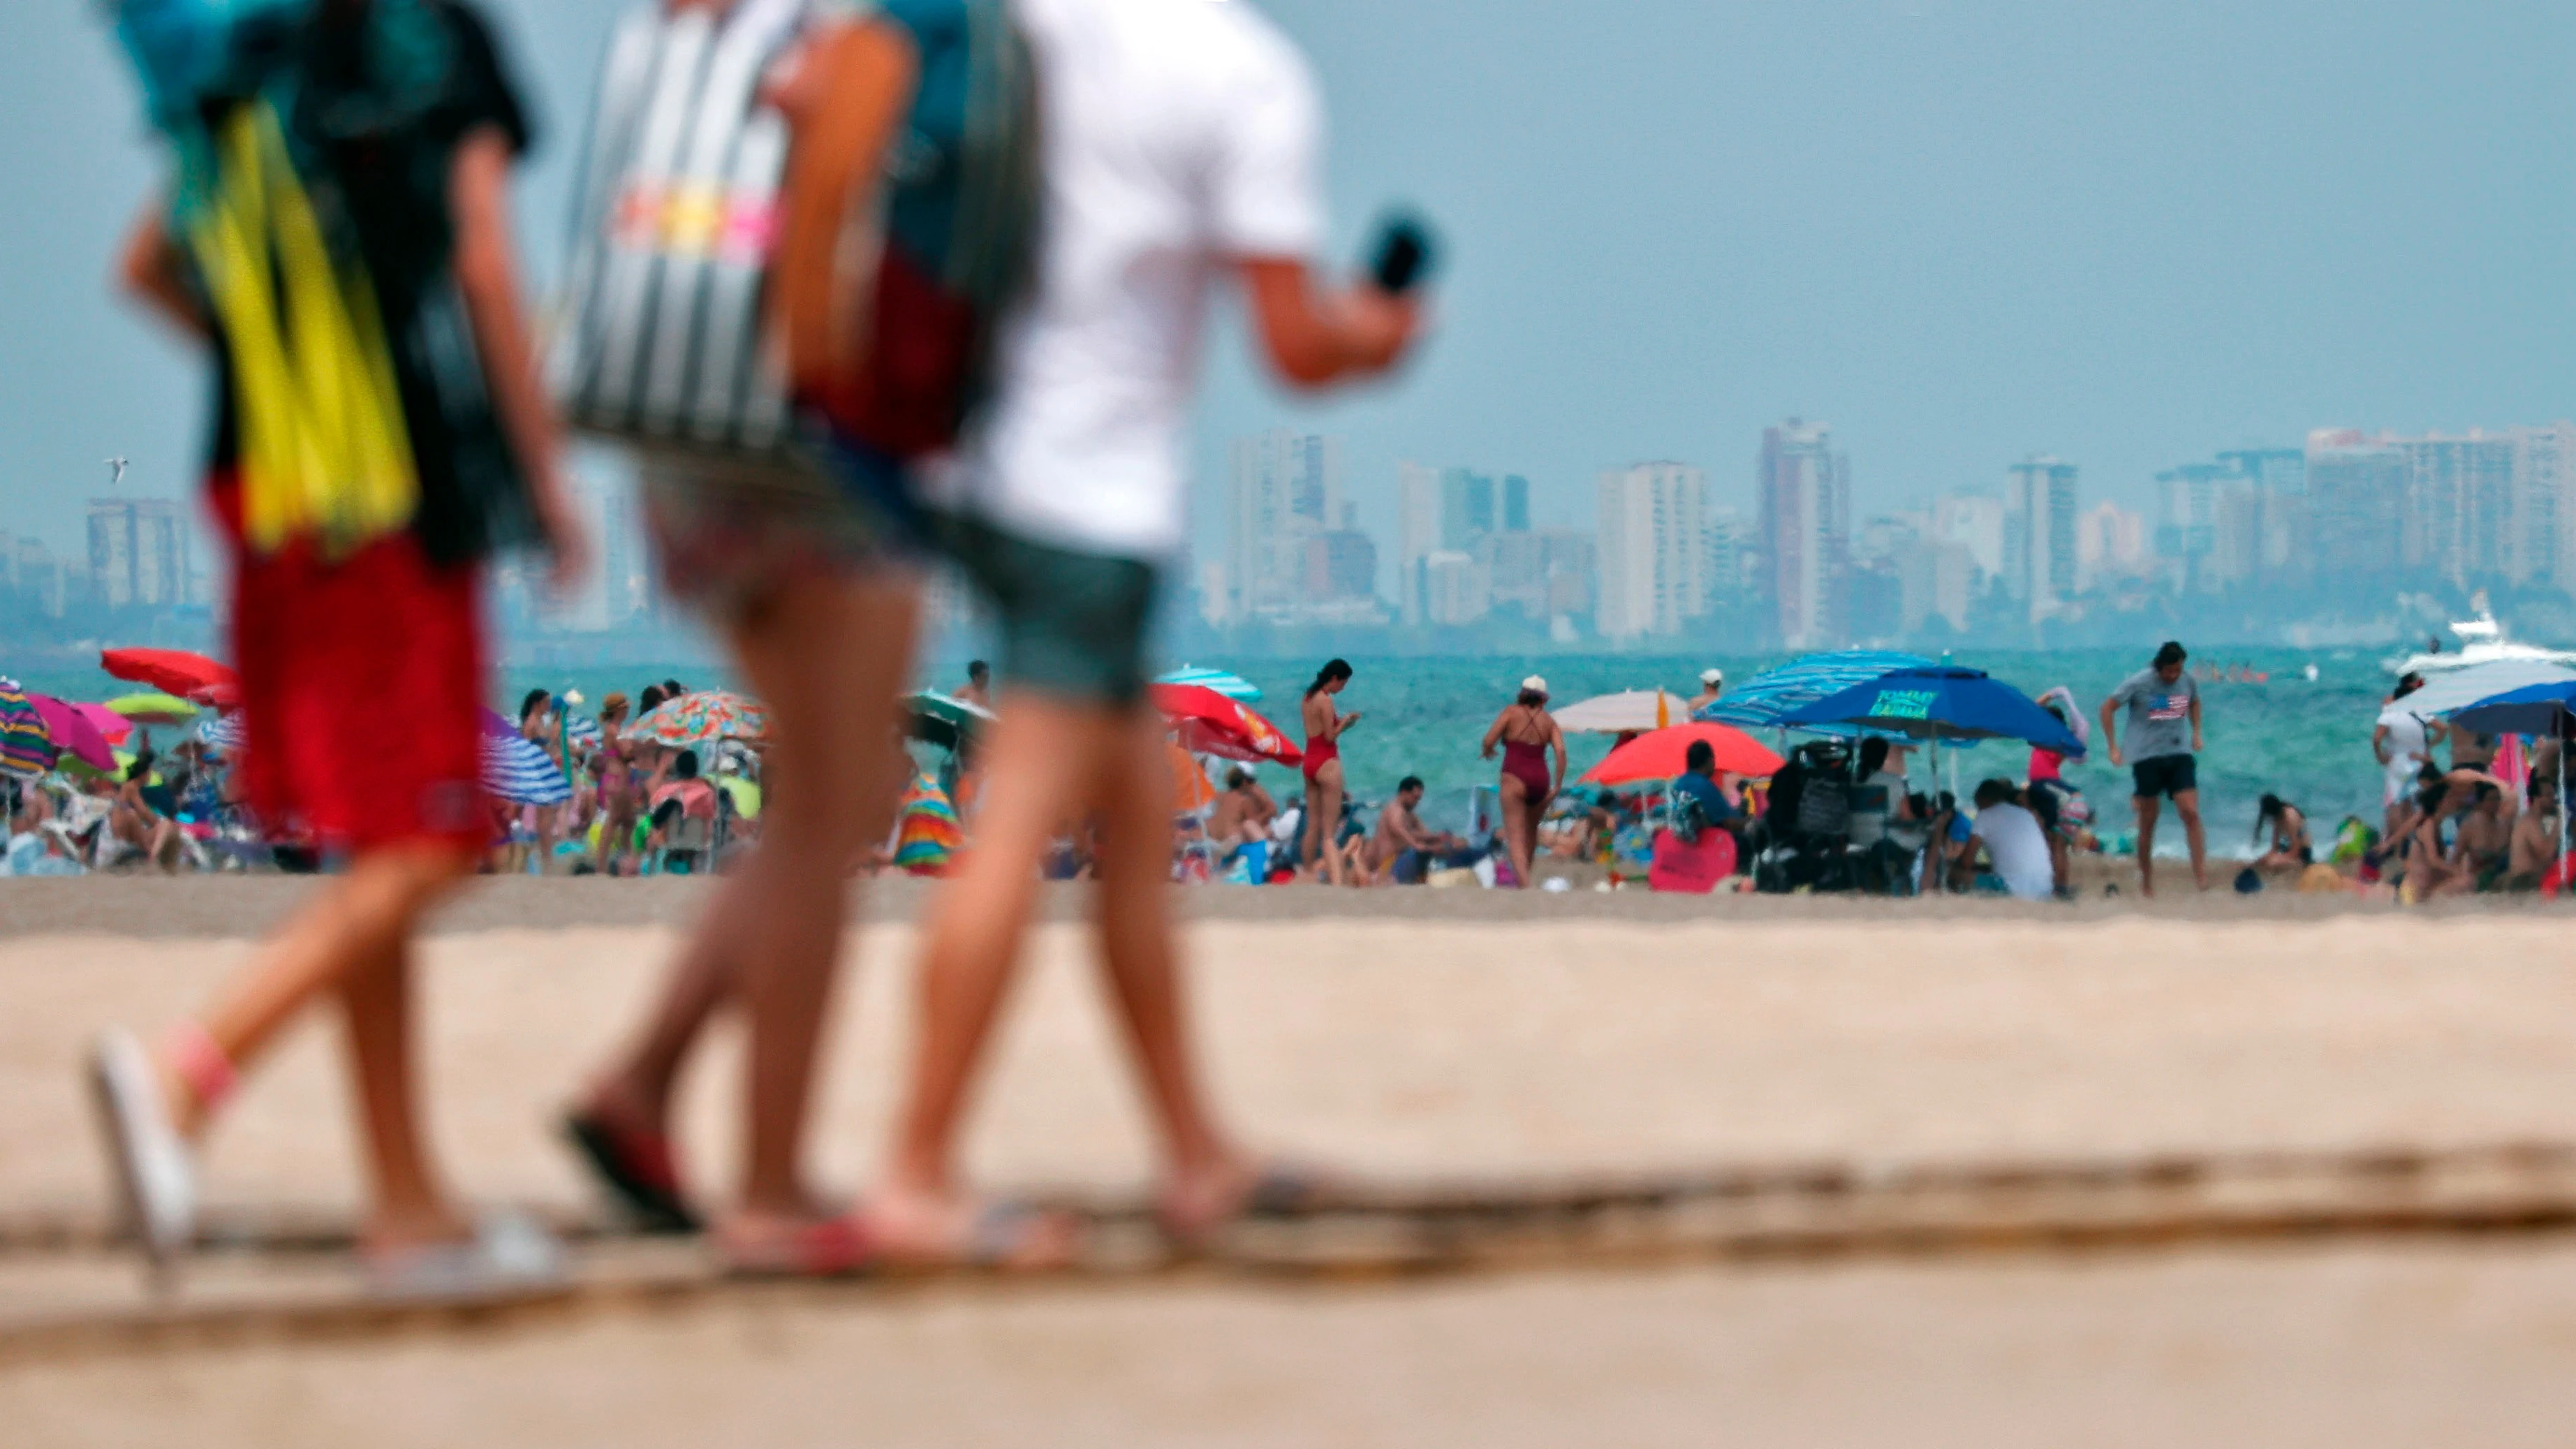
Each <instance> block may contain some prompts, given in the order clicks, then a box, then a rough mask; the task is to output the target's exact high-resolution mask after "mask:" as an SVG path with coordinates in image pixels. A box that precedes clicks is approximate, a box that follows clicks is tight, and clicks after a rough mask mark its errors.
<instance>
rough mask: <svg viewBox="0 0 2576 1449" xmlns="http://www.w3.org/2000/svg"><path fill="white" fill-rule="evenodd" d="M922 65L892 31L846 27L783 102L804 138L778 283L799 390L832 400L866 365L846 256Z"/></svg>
mask: <svg viewBox="0 0 2576 1449" xmlns="http://www.w3.org/2000/svg"><path fill="white" fill-rule="evenodd" d="M918 66H919V59H918V58H917V57H916V56H915V55H914V54H913V51H912V45H911V42H910V41H909V40H907V39H906V38H905V37H904V35H903V32H902V31H900V30H898V29H897V28H896V27H894V26H892V25H887V24H857V25H838V26H833V27H831V28H829V29H826V30H825V31H823V32H822V33H821V34H819V35H817V36H816V37H815V39H814V41H813V42H812V45H811V48H810V49H809V50H808V51H807V53H806V56H805V59H804V62H803V63H802V64H801V65H799V66H798V67H797V69H796V73H795V75H794V76H793V77H792V78H791V79H790V80H789V81H788V83H787V84H786V85H785V86H784V87H783V88H782V89H781V91H780V92H779V94H778V96H777V101H778V103H779V106H780V107H781V109H783V110H784V111H785V112H786V114H787V116H788V118H789V120H790V121H791V122H792V123H793V125H794V128H795V136H796V139H795V144H794V148H793V150H792V151H791V152H790V154H789V156H788V161H787V183H786V194H785V198H784V206H785V213H786V215H785V222H784V226H783V228H782V230H781V233H780V236H779V246H778V258H777V262H776V264H775V266H774V267H773V268H772V270H771V275H772V276H773V277H774V278H775V279H776V300H775V306H776V307H777V318H776V321H777V333H778V335H779V336H780V337H783V338H784V339H786V344H787V376H788V382H789V390H790V391H791V392H792V393H795V394H797V395H800V396H814V395H818V394H828V393H829V392H830V391H831V390H832V388H833V387H834V385H835V384H836V383H838V382H839V381H840V380H841V379H842V378H844V377H845V376H846V375H847V373H848V371H849V369H850V367H851V366H852V364H853V363H854V362H855V361H856V359H855V357H854V355H853V350H852V349H853V345H854V342H855V339H854V338H853V337H852V336H851V335H850V328H849V326H848V325H847V324H848V322H849V320H850V319H852V318H855V317H856V316H857V315H858V308H857V307H855V306H853V305H852V302H853V301H854V298H853V296H852V295H851V289H852V288H854V287H856V286H857V285H858V284H859V280H860V279H859V278H858V277H856V276H855V275H852V273H854V272H855V270H856V269H855V268H848V267H844V266H842V265H841V247H842V240H843V237H844V233H845V230H846V226H847V223H848V221H849V218H850V215H851V213H852V211H853V209H854V208H855V207H856V206H857V205H858V204H859V203H860V201H861V200H862V199H863V198H862V193H861V187H862V185H863V183H864V182H865V181H866V180H867V179H868V178H871V177H873V176H875V175H876V173H877V170H878V163H879V160H880V158H882V157H883V156H884V155H885V152H886V148H887V146H888V145H889V144H890V143H891V142H892V141H893V138H894V135H895V130H896V127H897V126H898V124H899V123H900V122H901V120H902V118H903V114H904V109H905V107H906V105H907V104H908V103H909V102H910V99H911V96H912V90H913V74H914V72H915V70H916V69H917V68H918Z"/></svg>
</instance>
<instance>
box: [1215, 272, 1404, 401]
mask: <svg viewBox="0 0 2576 1449" xmlns="http://www.w3.org/2000/svg"><path fill="white" fill-rule="evenodd" d="M1238 267H1239V269H1240V271H1241V272H1242V274H1243V285H1244V290H1245V292H1246V293H1247V294H1248V295H1249V297H1250V299H1251V303H1252V315H1253V318H1254V320H1255V321H1256V322H1257V323H1258V324H1259V327H1260V332H1261V341H1262V343H1263V351H1264V352H1265V353H1266V354H1267V355H1268V356H1269V359H1270V365H1271V368H1272V370H1274V371H1276V372H1277V373H1278V374H1279V376H1280V378H1281V379H1282V380H1283V381H1285V382H1287V383H1288V384H1290V385H1291V386H1293V387H1299V388H1308V389H1313V388H1322V387H1328V386H1330V385H1332V384H1333V383H1336V382H1339V381H1341V380H1343V379H1344V378H1351V377H1371V376H1375V375H1376V374H1378V373H1382V372H1384V371H1386V370H1387V369H1388V368H1391V367H1393V366H1394V365H1395V363H1396V359H1397V358H1399V357H1401V356H1403V355H1404V349H1405V345H1406V344H1407V343H1408V342H1410V341H1411V340H1412V338H1413V334H1414V329H1415V327H1416V326H1417V325H1418V324H1419V322H1420V320H1421V309H1420V308H1419V307H1418V306H1417V305H1416V304H1415V303H1414V302H1413V301H1411V300H1410V299H1408V298H1405V297H1399V296H1396V295H1394V294H1392V293H1388V292H1381V291H1379V290H1378V289H1377V288H1375V287H1372V286H1362V287H1354V288H1352V289H1350V290H1349V291H1346V292H1329V293H1328V292H1324V291H1321V290H1319V289H1317V287H1316V286H1315V283H1314V278H1313V276H1312V274H1311V273H1310V271H1309V270H1308V268H1307V266H1306V264H1305V263H1304V262H1302V261H1295V260H1290V259H1287V258H1276V257H1260V258H1247V259H1245V260H1243V261H1242V262H1240V263H1238Z"/></svg>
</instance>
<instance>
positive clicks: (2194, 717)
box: [2191, 689, 2209, 754]
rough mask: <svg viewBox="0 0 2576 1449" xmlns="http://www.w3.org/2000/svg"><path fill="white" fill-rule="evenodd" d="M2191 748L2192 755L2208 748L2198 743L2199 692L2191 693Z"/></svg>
mask: <svg viewBox="0 0 2576 1449" xmlns="http://www.w3.org/2000/svg"><path fill="white" fill-rule="evenodd" d="M2191 748H2192V752H2193V753H2194V754H2198V753H2199V752H2200V751H2202V750H2205V749H2207V748H2209V747H2208V746H2207V745H2204V744H2202V743H2201V742H2200V691H2199V690H2197V689H2195V690H2193V691H2192V692H2191Z"/></svg>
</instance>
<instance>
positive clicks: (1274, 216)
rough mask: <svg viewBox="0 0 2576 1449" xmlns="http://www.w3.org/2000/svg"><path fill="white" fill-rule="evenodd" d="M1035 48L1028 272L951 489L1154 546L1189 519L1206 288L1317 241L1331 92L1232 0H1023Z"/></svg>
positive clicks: (1084, 531) (1079, 540)
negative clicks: (1232, 267) (1041, 198)
mask: <svg viewBox="0 0 2576 1449" xmlns="http://www.w3.org/2000/svg"><path fill="white" fill-rule="evenodd" d="M1014 9H1015V11H1016V13H1017V14H1018V16H1019V18H1020V21H1021V23H1022V25H1023V26H1024V27H1025V28H1026V29H1027V32H1028V35H1029V41H1030V45H1031V47H1032V48H1033V49H1034V51H1035V52H1036V56H1037V62H1038V67H1039V70H1038V74H1039V77H1040V83H1039V91H1040V102H1039V109H1040V123H1041V124H1042V126H1043V127H1044V131H1045V139H1044V142H1043V145H1044V154H1045V165H1046V212H1045V217H1044V222H1043V226H1044V232H1043V240H1042V242H1041V255H1040V258H1039V269H1038V270H1039V277H1038V285H1037V288H1036V290H1035V293H1034V295H1033V296H1032V297H1031V298H1030V300H1029V302H1028V303H1027V305H1026V306H1025V307H1024V308H1023V309H1022V310H1021V311H1020V312H1019V313H1018V314H1017V315H1015V316H1014V317H1012V318H1010V319H1009V320H1008V321H1007V322H1006V323H1005V325H1004V331H1003V336H1002V344H1001V345H1002V353H1001V358H1000V368H999V377H998V379H997V383H998V391H997V396H996V399H995V403H994V408H993V412H992V415H991V416H990V417H989V418H988V419H987V420H986V423H985V425H984V427H983V429H982V434H981V436H980V437H979V438H977V439H976V440H975V442H974V443H973V444H972V445H971V446H970V449H969V455H968V458H967V459H966V467H965V468H964V469H963V470H962V473H961V474H960V476H959V477H958V478H957V479H956V481H955V486H957V487H959V488H961V489H962V490H963V492H964V494H965V496H964V497H963V498H962V499H952V500H951V501H952V502H955V503H957V504H960V505H962V506H963V507H964V508H965V509H966V510H967V511H969V512H972V513H974V514H976V515H978V516H980V517H982V518H983V519H985V520H986V521H988V522H990V523H992V524H994V525H995V526H997V527H1000V528H1002V529H1004V530H1006V531H1008V532H1011V533H1014V534H1018V535H1020V536H1022V537H1025V538H1029V539H1032V540H1034V541H1036V542H1039V543H1045V544H1052V545H1054V546H1056V547H1059V548H1071V549H1077V550H1081V551H1083V552H1086V553H1100V554H1108V555H1111V556H1115V557H1122V558H1140V559H1148V560H1160V559H1162V558H1165V557H1167V556H1169V555H1172V554H1175V553H1177V552H1179V551H1180V549H1181V548H1182V546H1183V544H1184V542H1185V537H1184V535H1185V530H1186V527H1187V517H1186V508H1185V499H1184V492H1183V487H1184V485H1183V478H1184V471H1183V468H1182V464H1181V430H1182V425H1183V423H1184V421H1185V416H1184V415H1185V413H1186V411H1187V408H1188V405H1189V395H1190V389H1191V385H1192V383H1193V381H1194V379H1195V377H1196V374H1197V371H1198V350H1199V335H1200V333H1201V331H1202V330H1203V329H1202V319H1203V318H1204V316H1205V315H1206V311H1207V297H1208V291H1209V288H1210V287H1211V285H1212V284H1214V283H1215V282H1216V281H1217V280H1218V279H1219V278H1220V277H1221V276H1223V275H1224V273H1225V271H1226V269H1227V267H1228V266H1229V264H1231V263H1232V262H1234V261H1236V260H1238V259H1241V258H1246V257H1287V258H1298V259H1304V258H1309V257H1311V256H1313V255H1314V253H1315V252H1316V250H1317V249H1318V248H1319V247H1320V246H1321V244H1322V241H1323V230H1324V208H1323V203H1322V199H1321V196H1320V194H1319V187H1318V181H1317V175H1316V156H1317V152H1318V150H1319V148H1320V145H1321V133H1322V129H1323V108H1322V103H1321V101H1320V100H1319V98H1318V97H1317V94H1316V89H1315V83H1314V78H1313V76H1312V75H1311V74H1310V73H1309V72H1308V70H1307V68H1306V63H1305V61H1304V59H1303V58H1302V57H1300V56H1299V55H1298V53H1297V50H1296V48H1295V46H1293V45H1292V44H1291V43H1290V42H1289V41H1288V39H1287V37H1285V36H1283V35H1282V34H1280V33H1279V31H1277V30H1276V29H1274V28H1273V27H1272V26H1271V24H1270V22H1269V21H1267V20H1265V19H1263V18H1262V16H1261V15H1260V14H1259V13H1258V12H1257V11H1255V10H1254V9H1253V8H1252V7H1251V6H1250V5H1248V4H1246V3H1245V0H1017V3H1016V4H1015V6H1014Z"/></svg>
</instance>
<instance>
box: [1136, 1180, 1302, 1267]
mask: <svg viewBox="0 0 2576 1449" xmlns="http://www.w3.org/2000/svg"><path fill="white" fill-rule="evenodd" d="M1338 1196H1339V1194H1338V1192H1337V1184H1336V1182H1335V1180H1334V1179H1333V1178H1332V1177H1331V1176H1330V1175H1328V1174H1326V1173H1324V1172H1322V1171H1320V1170H1318V1169H1315V1168H1311V1167H1301V1166H1297V1165H1295V1164H1293V1163H1285V1162H1272V1163H1265V1164H1263V1165H1262V1167H1261V1168H1260V1169H1259V1170H1258V1171H1256V1172H1255V1173H1254V1175H1253V1179H1252V1185H1251V1186H1250V1187H1249V1188H1247V1189H1245V1191H1244V1194H1243V1197H1242V1199H1241V1200H1240V1201H1238V1202H1237V1203H1236V1204H1235V1205H1234V1207H1233V1209H1232V1210H1230V1211H1227V1212H1223V1213H1219V1214H1217V1215H1216V1216H1215V1217H1213V1218H1211V1219H1209V1220H1208V1221H1207V1222H1205V1223H1202V1224H1200V1225H1199V1226H1197V1227H1195V1228H1193V1227H1187V1226H1184V1225H1183V1224H1182V1223H1181V1221H1180V1219H1179V1218H1177V1217H1175V1216H1174V1215H1173V1213H1172V1211H1171V1209H1170V1208H1169V1207H1167V1206H1158V1207H1157V1208H1156V1209H1155V1211H1154V1223H1155V1226H1157V1227H1159V1228H1161V1229H1162V1232H1163V1236H1164V1237H1165V1238H1167V1239H1169V1240H1170V1241H1171V1242H1172V1243H1173V1244H1174V1245H1175V1246H1177V1247H1180V1248H1182V1249H1184V1250H1185V1251H1189V1252H1203V1251H1205V1250H1206V1249H1207V1248H1208V1247H1209V1246H1210V1245H1212V1244H1213V1243H1214V1242H1215V1241H1216V1239H1217V1237H1218V1236H1219V1235H1220V1234H1222V1233H1223V1232H1224V1231H1225V1230H1226V1229H1227V1228H1229V1227H1232V1226H1233V1225H1234V1224H1236V1223H1240V1222H1248V1221H1253V1220H1256V1219H1269V1220H1277V1219H1286V1218H1302V1217H1311V1216H1313V1215H1314V1214H1316V1213H1319V1212H1323V1211H1326V1210H1328V1209H1330V1208H1331V1207H1333V1206H1334V1205H1335V1202H1336V1201H1337V1199H1338Z"/></svg>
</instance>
